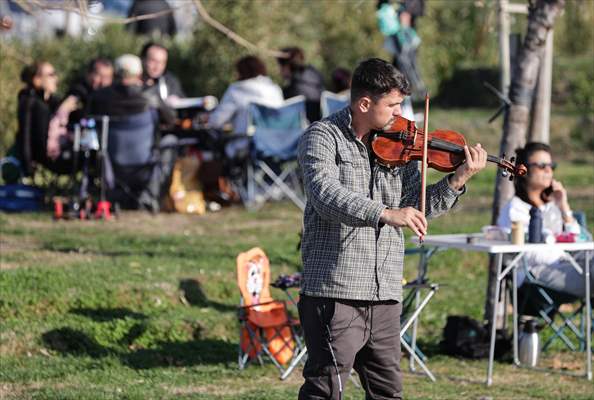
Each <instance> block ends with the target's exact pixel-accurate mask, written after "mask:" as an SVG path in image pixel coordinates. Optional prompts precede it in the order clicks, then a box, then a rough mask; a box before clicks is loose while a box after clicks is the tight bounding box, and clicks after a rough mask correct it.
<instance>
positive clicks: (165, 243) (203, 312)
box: [0, 110, 594, 400]
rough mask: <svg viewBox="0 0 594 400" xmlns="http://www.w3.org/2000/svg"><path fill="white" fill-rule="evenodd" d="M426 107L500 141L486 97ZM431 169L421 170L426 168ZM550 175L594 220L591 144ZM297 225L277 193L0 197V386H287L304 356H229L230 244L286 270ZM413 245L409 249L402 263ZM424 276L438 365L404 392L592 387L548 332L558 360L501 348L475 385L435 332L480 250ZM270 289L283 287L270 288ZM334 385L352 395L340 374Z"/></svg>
mask: <svg viewBox="0 0 594 400" xmlns="http://www.w3.org/2000/svg"><path fill="white" fill-rule="evenodd" d="M432 115H433V117H432V121H433V122H432V124H433V123H434V124H435V126H438V124H439V123H441V124H443V126H449V124H451V125H455V126H452V128H453V129H458V130H460V131H463V132H465V134H467V136H468V137H469V140H470V141H472V142H474V141H476V140H478V139H479V138H480V139H481V141H482V143H484V144H485V146H486V147H488V148H489V150H491V151H490V152H491V153H492V154H496V153H497V152H496V151H494V150H493V149H496V147H497V146H498V144H497V143H496V140H495V139H493V135H494V134H493V135H492V134H491V133H489V132H491V131H489V129H493V132H495V131H496V129H495V128H490V127H489V126H487V124H486V118H487V117H488V113H487V112H484V111H477V110H474V111H469V112H468V113H467V114H463V113H462V112H460V111H456V110H452V111H447V110H438V111H436V112H435V113H434V114H432ZM485 129H486V130H485ZM584 160H585V161H584ZM495 173H496V168H495V167H494V166H490V167H489V168H488V170H486V171H484V172H483V173H481V174H479V175H478V176H476V177H474V178H473V179H472V181H471V182H470V184H469V186H468V193H467V194H466V195H465V196H464V197H463V198H462V200H461V201H460V203H459V204H458V205H457V207H456V208H455V209H454V210H452V211H451V212H450V213H449V214H448V215H446V216H444V217H441V218H439V219H435V220H432V221H431V222H430V227H429V231H430V234H438V233H446V232H448V233H456V232H476V231H478V230H480V228H481V227H482V226H484V225H488V224H489V223H490V209H491V205H492V199H491V194H492V191H493V186H494V178H495ZM442 176H443V175H442V174H439V173H436V172H433V171H432V172H431V173H430V180H436V179H439V178H441V177H442ZM556 176H557V177H558V178H559V179H560V180H561V181H562V182H563V183H564V184H565V186H566V187H568V189H569V194H570V201H571V204H572V205H573V208H574V209H576V210H584V211H585V212H586V214H587V218H588V221H589V227H590V229H591V230H592V229H594V202H593V201H592V200H593V199H594V174H592V155H591V154H589V153H582V154H581V155H580V156H579V157H577V158H575V157H565V158H563V159H562V162H561V165H560V167H559V169H558V171H556ZM300 228H301V215H300V213H299V212H298V211H297V210H296V208H294V207H293V206H291V205H289V204H285V203H278V204H272V205H268V206H266V207H265V208H264V209H262V210H261V211H259V212H257V213H254V212H247V211H244V210H243V209H241V208H238V207H236V208H230V209H225V210H223V211H222V212H220V213H214V214H208V215H205V216H202V217H193V216H183V215H173V214H160V215H157V216H154V217H153V216H150V215H146V214H142V213H134V212H130V213H124V214H122V216H121V217H120V218H119V219H118V220H116V221H110V222H100V221H99V222H98V221H58V222H56V221H52V219H51V216H50V215H49V214H46V213H40V214H18V215H16V214H1V213H0V229H1V236H0V249H1V253H0V262H1V268H2V269H1V271H0V320H1V324H0V354H1V359H0V364H1V365H0V398H3V399H4V398H6V399H99V398H100V399H111V398H113V399H120V398H126V399H143V400H144V399H173V398H176V399H177V398H192V399H238V398H242V399H288V398H296V394H297V391H298V388H299V386H300V384H301V382H302V379H301V376H300V371H296V372H295V373H294V374H293V375H292V376H291V377H290V378H289V380H288V381H286V382H281V381H279V380H278V374H277V373H276V371H275V369H274V367H273V366H272V365H265V366H264V367H260V366H257V365H250V366H249V367H248V368H247V369H245V370H244V371H238V369H237V364H236V350H237V343H238V324H237V321H236V306H237V304H238V302H239V293H238V289H237V284H236V276H235V257H236V255H237V254H238V253H239V252H241V251H245V250H247V249H249V248H251V247H253V246H260V247H262V248H263V249H264V250H265V251H266V252H267V254H268V255H269V257H270V260H271V266H272V271H273V272H272V276H273V277H276V276H277V275H279V274H281V273H291V272H294V271H297V270H299V268H300V264H301V262H300V254H299V252H298V251H297V249H296V246H297V243H298V233H299V231H300ZM417 260H418V259H417V258H416V257H414V256H412V257H407V259H406V270H405V275H406V276H407V277H408V278H409V279H412V278H413V277H414V275H415V273H416V263H417ZM429 277H430V279H431V280H432V281H434V282H439V283H440V285H441V286H440V289H439V291H438V292H437V294H436V295H435V297H434V299H433V300H432V301H431V303H430V304H429V306H428V307H427V308H426V309H425V310H424V311H423V314H422V317H421V323H420V328H419V341H420V346H421V348H422V350H423V351H424V352H425V353H426V354H428V356H429V361H428V365H429V367H430V368H431V370H432V371H433V372H434V373H435V374H436V376H437V378H438V380H437V382H436V383H431V382H430V381H429V380H428V379H427V378H426V377H424V376H422V375H418V374H413V373H409V372H406V373H405V381H404V382H405V393H406V397H407V398H409V399H479V398H482V397H490V398H493V399H529V398H534V399H591V398H592V396H593V393H594V385H593V384H592V382H587V381H586V380H585V379H583V378H579V377H571V376H566V375H564V374H561V372H570V373H583V371H584V367H583V361H584V357H585V355H584V353H571V352H567V351H564V350H563V349H562V347H560V346H557V347H554V348H553V350H552V351H550V352H548V353H547V354H545V357H544V359H543V364H545V365H549V366H553V367H554V370H555V372H547V373H542V372H535V371H531V370H527V369H518V368H516V367H513V366H512V365H511V364H510V362H509V360H504V361H501V362H497V363H496V365H495V375H494V380H495V384H494V386H492V387H490V388H487V387H485V385H484V384H483V380H484V378H485V375H486V366H487V363H486V361H485V360H478V361H470V360H462V359H456V358H452V357H448V356H445V355H443V354H441V353H440V352H439V341H440V339H441V335H442V330H443V327H444V325H445V321H446V318H447V316H448V315H468V316H471V317H473V318H476V319H479V320H481V319H482V316H483V307H484V303H485V289H486V281H487V257H486V256H485V255H481V254H477V253H464V252H460V251H454V250H450V251H446V252H443V253H439V255H438V256H435V257H434V258H433V259H432V260H431V264H430V270H429ZM273 295H274V296H275V297H276V298H281V297H282V293H279V292H278V291H276V290H274V291H273ZM407 366H408V361H407V360H403V369H404V370H406V371H408V367H407ZM345 398H346V399H362V398H364V395H363V392H362V391H361V390H360V389H356V388H354V387H353V386H352V385H351V384H348V385H347V392H346V396H345Z"/></svg>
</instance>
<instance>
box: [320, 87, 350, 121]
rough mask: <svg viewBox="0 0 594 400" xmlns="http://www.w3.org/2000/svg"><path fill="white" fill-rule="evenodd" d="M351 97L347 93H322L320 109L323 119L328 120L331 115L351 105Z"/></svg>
mask: <svg viewBox="0 0 594 400" xmlns="http://www.w3.org/2000/svg"><path fill="white" fill-rule="evenodd" d="M350 100H351V95H350V93H349V92H347V93H342V94H341V93H333V92H329V91H327V90H324V91H323V92H322V96H321V97H320V108H321V109H322V117H323V118H326V117H327V116H329V115H330V114H334V113H335V112H337V111H340V110H342V109H343V108H345V107H346V106H348V105H349V102H350Z"/></svg>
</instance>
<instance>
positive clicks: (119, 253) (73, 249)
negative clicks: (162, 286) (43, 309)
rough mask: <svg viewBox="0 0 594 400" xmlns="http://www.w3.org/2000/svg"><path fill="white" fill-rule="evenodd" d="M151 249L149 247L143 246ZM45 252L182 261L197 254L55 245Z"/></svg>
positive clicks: (180, 251) (46, 245)
mask: <svg viewBox="0 0 594 400" xmlns="http://www.w3.org/2000/svg"><path fill="white" fill-rule="evenodd" d="M144 247H149V246H143V248H144ZM42 248H43V249H44V250H49V251H54V252H59V253H66V254H72V253H76V254H81V253H82V254H90V255H94V256H103V257H114V258H115V257H126V256H138V255H142V256H145V257H149V258H156V257H167V258H169V259H171V258H180V259H187V258H191V257H195V256H196V254H195V253H194V252H191V251H184V250H182V249H178V248H176V249H175V250H174V251H173V250H171V249H168V248H164V249H160V250H157V251H152V250H140V249H138V250H100V249H91V248H85V247H83V246H80V247H78V246H61V245H55V244H51V243H50V244H45V245H44V246H43V247H42Z"/></svg>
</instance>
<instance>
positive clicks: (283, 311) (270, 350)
mask: <svg viewBox="0 0 594 400" xmlns="http://www.w3.org/2000/svg"><path fill="white" fill-rule="evenodd" d="M237 284H238V286H239V290H240V292H241V305H240V307H239V322H240V331H239V335H240V342H239V357H238V363H239V369H243V368H245V366H246V365H247V363H248V362H249V361H250V360H253V359H256V360H258V362H259V363H260V364H263V362H264V360H263V357H264V356H266V357H268V359H270V361H272V363H273V364H274V365H275V366H276V367H277V368H278V369H279V371H280V373H281V375H282V374H283V373H284V372H285V370H286V368H285V365H286V364H289V363H291V361H292V360H293V359H294V358H295V357H296V356H297V355H298V354H299V353H300V352H301V350H302V349H303V348H304V345H303V344H302V341H301V338H300V337H299V335H298V334H297V329H298V328H299V326H300V324H299V321H298V320H295V319H293V318H291V316H290V315H289V313H288V311H287V305H286V303H285V302H284V301H277V300H273V299H272V297H271V296H270V288H269V284H270V265H269V261H268V257H266V254H265V253H264V251H262V249H260V248H257V247H256V248H253V249H251V250H249V251H247V252H245V253H240V254H239V255H238V256H237Z"/></svg>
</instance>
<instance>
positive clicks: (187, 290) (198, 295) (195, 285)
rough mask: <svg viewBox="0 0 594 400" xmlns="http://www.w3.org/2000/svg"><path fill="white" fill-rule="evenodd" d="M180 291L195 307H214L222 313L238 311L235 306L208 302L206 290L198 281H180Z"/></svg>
mask: <svg viewBox="0 0 594 400" xmlns="http://www.w3.org/2000/svg"><path fill="white" fill-rule="evenodd" d="M179 290H181V291H182V292H183V295H184V297H185V299H186V300H187V301H188V303H189V304H191V305H193V306H196V307H212V308H214V309H215V310H217V311H220V312H235V311H236V310H237V307H235V306H230V305H228V304H222V303H217V302H215V301H211V300H208V298H207V297H206V294H205V293H204V289H202V284H201V283H200V281H198V280H196V279H182V280H181V281H179Z"/></svg>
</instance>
